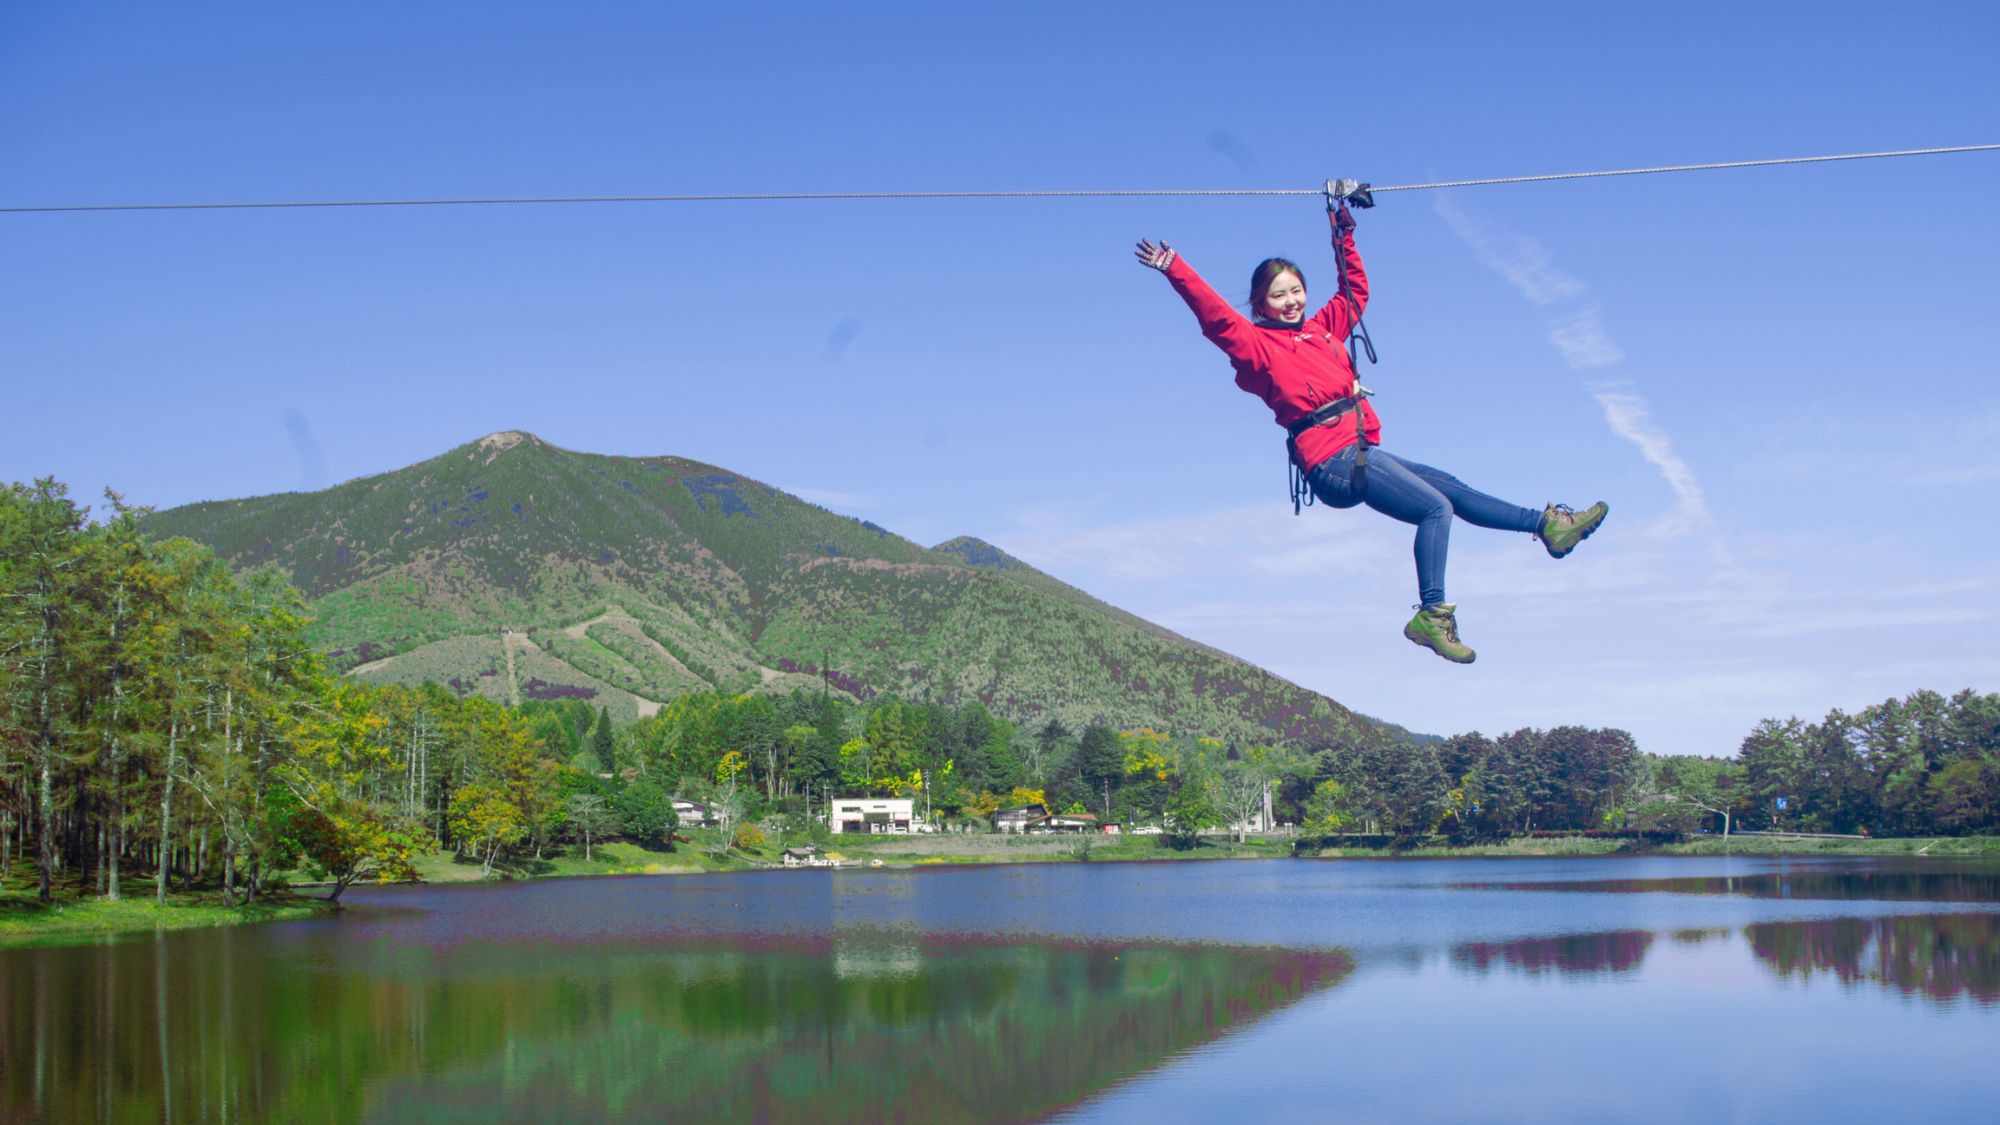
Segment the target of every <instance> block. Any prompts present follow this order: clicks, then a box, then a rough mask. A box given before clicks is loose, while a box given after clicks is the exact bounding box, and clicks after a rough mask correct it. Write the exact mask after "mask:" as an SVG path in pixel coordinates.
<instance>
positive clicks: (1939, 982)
mask: <svg viewBox="0 0 2000 1125" xmlns="http://www.w3.org/2000/svg"><path fill="white" fill-rule="evenodd" d="M1743 934H1744V936H1745V937H1746V938H1748V939H1749V940H1750V948H1751V949H1752V950H1753V951H1754V952H1755V953H1756V954H1757V957H1758V959H1759V960H1761V961H1763V962H1764V964H1765V965H1766V966H1767V967H1769V968H1770V969H1771V970H1772V971H1774V972H1776V973H1777V974H1778V975H1779V976H1782V977H1798V978H1799V979H1801V980H1810V979H1811V978H1812V977H1813V975H1814V974H1816V973H1832V974H1833V975H1834V977H1835V978H1836V979H1838V980H1840V981H1841V982H1843V983H1846V984H1856V983H1860V982H1863V981H1873V982H1875V983H1877V984H1881V985H1885V986H1887V987H1890V988H1895V989H1897V990H1899V991H1901V992H1905V993H1909V994H1913V995H1921V996H1924V997H1926V998H1928V999H1931V1000H1939V1001H1944V1000H1955V999H1957V998H1958V997H1960V996H1970V997H1972V998H1973V999H1975V1000H1978V1001H1980V1002H1982V1003H1987V1004H1991V1003H1995V1002H2000V915H1996V914H1930V915H1900V916H1897V917H1892V918H1835V919H1828V920H1822V921H1810V922H1762V923H1758V924H1756V925H1751V926H1745V927H1744V928H1743Z"/></svg>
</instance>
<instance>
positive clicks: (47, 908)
mask: <svg viewBox="0 0 2000 1125" xmlns="http://www.w3.org/2000/svg"><path fill="white" fill-rule="evenodd" d="M146 891H147V893H144V894H140V895H137V896H135V897H130V898H124V899H120V900H119V901H117V902H109V901H106V900H104V899H102V898H97V897H95V896H79V895H76V894H74V893H71V894H66V895H62V896H60V897H58V898H57V899H56V901H55V902H52V903H49V904H47V905H43V904H41V903H39V902H36V901H35V894H34V891H33V890H32V889H30V890H27V891H25V892H24V891H22V890H21V889H19V888H16V887H13V886H9V887H7V888H5V889H0V947H4V948H13V947H19V946H25V945H72V944H77V943H83V942H93V941H101V940H104V939H106V938H111V937H115V936H118V935H121V934H139V933H156V932H158V931H161V930H191V929H198V928H202V927H207V926H234V925H240V924H242V923H245V922H282V921H287V920H289V919H293V918H311V917H314V916H316V915H320V914H326V913H330V912H331V911H332V910H333V909H334V907H333V904H331V903H328V902H325V901H324V900H322V899H318V898H311V897H306V896H302V895H295V894H289V893H280V894H277V895H274V896H270V897H267V898H263V899H259V900H258V901H256V902H253V903H250V904H249V905H247V906H224V905H223V904H222V894H221V892H219V891H205V892H193V893H188V892H177V893H175V894H172V895H170V896H168V898H167V902H166V905H164V906H162V905H160V904H158V903H156V902H154V901H153V896H152V894H151V893H150V888H147V889H146Z"/></svg>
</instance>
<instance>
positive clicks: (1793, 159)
mask: <svg viewBox="0 0 2000 1125" xmlns="http://www.w3.org/2000/svg"><path fill="white" fill-rule="evenodd" d="M1995 150H2000V144H1994V145H1958V146H1955V147H1952V148H1908V149H1900V150H1897V151H1895V152H1849V153H1841V154H1839V155H1835V156H1787V157H1778V158H1775V159H1769V160H1728V161H1722V162H1720V163H1715V164H1669V165H1665V166H1662V167H1658V168H1619V169H1614V170H1611V171H1602V172H1551V173H1545V174H1542V175H1537V176H1500V177H1495V178H1493V179H1485V180H1441V181H1438V182H1436V183H1428V184H1389V185H1382V186H1376V187H1374V188H1373V189H1372V190H1374V191H1378V192H1382V191H1432V190H1435V189H1438V188H1459V187H1483V186H1486V185H1489V184H1530V183H1541V182H1543V181H1547V180H1586V179H1596V178H1599V177H1603V176H1648V175H1655V174H1658V173H1662V172H1709V171H1714V170H1717V169H1721V168H1765V167H1770V166H1773V165H1778V164H1824V163H1827V162H1830V161H1835V160H1881V159H1885V158H1888V157H1895V156H1936V155H1939V154H1941V153H1950V152H1991V151H1995ZM1319 194H1321V189H1320V188H1124V189H1120V188H1110V189H1099V190H1058V191H1032V190H1031V191H821V192H728V193H715V194H701V195H543V196H511V197H510V196H496V197H491V198H469V199H313V200H265V201H254V200H253V201H243V202H225V203H83V204H61V205H49V206H39V207H0V214H16V215H18V214H33V213H50V212H70V211H243V210H265V209H276V208H302V207H468V206H484V205H491V204H519V203H772V202H800V201H811V200H856V199H1052V198H1113V197H1131V196H1156V197H1157V196H1231V195H1237V196H1243V195H1319Z"/></svg>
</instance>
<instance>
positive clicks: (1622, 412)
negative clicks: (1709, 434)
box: [1431, 195, 1712, 535]
mask: <svg viewBox="0 0 2000 1125" xmlns="http://www.w3.org/2000/svg"><path fill="white" fill-rule="evenodd" d="M1431 209H1432V210H1434V211H1436V212H1437V214H1438V216H1439V217H1440V218H1442V219H1443V220H1444V221H1445V222H1446V223H1447V224H1449V225H1450V227H1451V229H1452V232H1453V233H1454V234H1457V235H1458V237H1459V238H1461V239H1463V240H1464V241H1465V244H1466V245H1467V246H1470V247H1471V248H1472V254H1473V256H1474V257H1475V258H1478V259H1479V263H1480V264H1481V265H1483V266H1485V267H1486V268H1488V269H1490V270H1492V271H1493V272H1494V273H1497V274H1499V275H1500V276H1501V277H1504V278H1506V279H1507V283H1508V284H1509V285H1512V286H1513V287H1514V289H1515V290H1516V291H1517V292H1519V293H1520V294H1521V296H1523V297H1526V298H1527V299H1528V300H1529V301H1530V302H1532V303H1534V304H1535V305H1538V306H1542V307H1544V308H1546V307H1548V306H1550V305H1553V304H1555V303H1556V302H1558V301H1581V300H1582V298H1583V297H1584V296H1585V294H1586V292H1587V288H1586V286H1585V285H1584V284H1583V282H1582V281H1580V280H1578V279H1577V278H1575V277H1572V276H1570V275H1569V274H1567V273H1564V272H1563V271H1561V270H1559V269H1557V268H1556V267H1555V263H1554V260H1553V259H1552V258H1551V256H1550V254H1549V252H1548V249H1547V248H1546V247H1544V246H1543V245H1542V244H1541V243H1540V242H1537V241H1536V240H1534V239H1533V238H1530V237H1529V236H1527V235H1524V234H1516V233H1513V232H1511V231H1495V230H1493V229H1492V228H1490V227H1488V226H1487V225H1486V224H1484V223H1482V222H1480V221H1479V220H1478V219H1476V218H1474V217H1473V216H1472V215H1470V214H1468V213H1467V212H1466V211H1465V210H1464V209H1462V208H1460V207H1458V206H1457V205H1455V204H1454V203H1452V201H1451V197H1449V196H1445V195H1440V196H1438V197H1437V198H1436V199H1435V200H1434V201H1433V202H1432V204H1431ZM1549 343H1551V344H1553V345H1554V346H1555V349H1556V351H1557V352H1558V353H1559V354H1560V355H1561V356H1562V358H1563V362H1564V363H1565V364H1567V365H1569V369H1570V370H1572V371H1590V370H1594V369H1597V368H1601V367H1609V366H1611V365H1613V364H1616V363H1618V362H1620V361H1622V360H1623V359H1624V358H1625V351H1624V349H1622V348H1620V347H1619V346H1618V341H1617V340H1614V339H1612V338H1611V334H1610V333H1609V332H1607V331H1605V328H1604V323H1603V321H1602V320H1600V319H1599V318H1598V315H1597V310H1596V309H1595V308H1592V307H1589V306H1582V307H1575V308H1574V309H1573V311H1571V312H1569V313H1568V314H1567V315H1564V316H1562V317H1560V319H1558V320H1557V321H1556V323H1555V324H1554V325H1552V326H1551V327H1550V328H1549ZM1592 395H1593V397H1595V398H1596V399H1597V404H1598V406H1600V407H1602V408H1603V410H1604V420H1605V422H1606V423H1607V424H1609V425H1610V427H1611V432H1612V433H1614V434H1616V435H1618V436H1619V437H1621V438H1623V439H1625V440H1626V441H1629V442H1631V443H1632V444H1633V446H1635V447H1636V448H1637V449H1638V450H1639V455H1640V456H1642V457H1644V458H1645V459H1646V461H1647V462H1648V463H1649V464H1651V465H1652V466H1653V467H1654V468H1655V469H1658V470H1659V473H1660V476H1661V478H1662V479H1664V480H1665V481H1666V482H1667V487H1668V488H1670V489H1672V490H1673V493H1674V498H1675V505H1674V510H1673V512H1672V513H1670V514H1669V515H1668V516H1667V518H1666V519H1665V520H1663V521H1661V522H1660V524H1658V525H1657V527H1656V529H1655V530H1656V531H1657V532H1659V533H1660V534H1662V535H1684V534H1688V533H1691V532H1695V531H1703V530H1707V529H1708V528H1709V527H1710V526H1711V525H1712V520H1711V518H1710V516H1709V511H1708V501H1707V500H1706V499H1705V498H1704V497H1703V496H1702V491H1701V483H1700V482H1699V481H1697V480H1696V479H1695V475H1694V469H1693V467H1692V466H1690V465H1689V464H1688V463H1687V462H1686V461H1684V460H1682V459H1681V456H1680V454H1678V453H1676V452H1674V446H1673V442H1672V441H1671V440H1669V439H1668V437H1667V435H1666V434H1665V433H1663V432H1662V431H1661V430H1660V428H1659V427H1658V426H1656V425H1654V423H1653V421H1652V414H1651V410H1650V409H1649V408H1648V406H1647V404H1646V400H1645V399H1644V398H1643V397H1641V396H1640V395H1639V394H1638V393H1636V392H1634V391H1632V390H1630V389H1629V388H1627V387H1613V386H1606V387H1601V388H1599V389H1597V390H1595V391H1593V392H1592Z"/></svg>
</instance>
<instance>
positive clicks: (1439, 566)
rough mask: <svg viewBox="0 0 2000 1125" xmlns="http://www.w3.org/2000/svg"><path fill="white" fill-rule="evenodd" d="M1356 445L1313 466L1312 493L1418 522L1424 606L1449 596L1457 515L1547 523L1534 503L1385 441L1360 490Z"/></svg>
mask: <svg viewBox="0 0 2000 1125" xmlns="http://www.w3.org/2000/svg"><path fill="white" fill-rule="evenodd" d="M1357 448H1358V447H1357V446H1352V445H1350V446H1348V447H1347V448H1346V449H1343V450H1341V451H1340V452H1338V453H1336V454H1334V455H1333V456H1332V457H1329V458H1327V459H1326V460H1324V461H1322V462H1320V463H1319V464H1317V465H1315V466H1313V471H1312V472H1310V473H1308V474H1307V475H1306V479H1307V481H1308V482H1309V483H1310V484H1311V485H1312V491H1313V495H1314V496H1315V497H1317V498H1318V499H1319V502H1320V503H1322V504H1325V505H1326V506H1327V507H1329V508H1352V507H1354V506H1355V505H1356V504H1361V503H1366V504H1367V505H1368V506H1369V507H1371V508H1373V509H1375V510H1376V511H1378V512H1380V513H1382V514H1383V515H1385V516H1389V517H1390V518H1392V519H1398V520H1401V521H1403V522H1404V523H1413V524H1416V525H1417V543H1416V556H1417V597H1418V598H1419V599H1420V600H1421V601H1422V603H1423V604H1424V605H1425V606H1434V605H1438V604H1440V603H1442V602H1443V601H1444V560H1445V553H1446V551H1447V550H1449V548H1450V546H1451V517H1452V516H1454V515H1456V516H1457V517H1458V518H1459V519H1462V520H1464V521H1465V522H1467V523H1469V524H1471V525H1473V526H1474V527H1490V528H1492V529H1494V530H1495V531H1527V532H1533V531H1535V530H1537V529H1538V528H1540V527H1541V526H1542V513H1540V512H1538V511H1536V510H1535V509H1533V508H1523V507H1519V506H1518V505H1514V504H1509V503H1507V502H1506V501H1504V500H1496V499H1494V498H1493V497H1491V496H1488V495H1486V494H1485V493H1484V492H1480V491H1479V490H1478V489H1475V488H1472V487H1471V486H1469V485H1467V484H1466V483H1465V482H1464V481H1462V480H1459V479H1458V478H1457V477H1455V476H1452V475H1451V474H1450V473H1446V472H1440V471H1439V470H1437V469H1433V468H1431V467H1430V466H1429V465H1419V464H1417V463H1416V462H1415V461H1405V460H1403V459H1402V458H1400V457H1397V456H1395V455H1394V454H1391V453H1390V452H1389V451H1388V450H1385V449H1383V448H1382V447H1380V446H1371V447H1370V448H1369V450H1368V481H1367V486H1366V489H1365V494H1364V495H1361V496H1356V495H1355V494H1354V488H1353V486H1352V484H1351V483H1350V477H1351V476H1352V474H1353V472H1354V454H1355V451H1356V449H1357Z"/></svg>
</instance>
